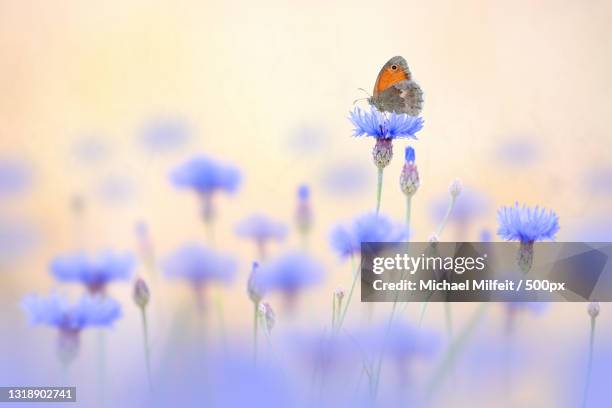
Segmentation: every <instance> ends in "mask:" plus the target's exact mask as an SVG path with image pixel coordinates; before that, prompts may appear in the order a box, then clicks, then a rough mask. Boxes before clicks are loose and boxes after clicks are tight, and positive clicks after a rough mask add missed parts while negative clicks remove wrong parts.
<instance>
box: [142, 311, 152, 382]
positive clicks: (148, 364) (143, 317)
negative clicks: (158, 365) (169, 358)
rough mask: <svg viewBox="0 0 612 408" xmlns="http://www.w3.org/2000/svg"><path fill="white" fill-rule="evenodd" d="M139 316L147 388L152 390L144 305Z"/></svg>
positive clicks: (147, 327)
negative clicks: (140, 319)
mask: <svg viewBox="0 0 612 408" xmlns="http://www.w3.org/2000/svg"><path fill="white" fill-rule="evenodd" d="M140 316H141V317H142V332H143V341H144V352H145V362H146V365H147V381H148V382H149V389H150V390H151V391H152V390H153V381H152V379H151V351H150V349H149V325H148V323H147V311H146V309H145V308H144V307H141V308H140Z"/></svg>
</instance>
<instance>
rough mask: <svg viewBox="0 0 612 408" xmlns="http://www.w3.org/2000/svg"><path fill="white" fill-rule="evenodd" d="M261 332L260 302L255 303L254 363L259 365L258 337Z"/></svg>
mask: <svg viewBox="0 0 612 408" xmlns="http://www.w3.org/2000/svg"><path fill="white" fill-rule="evenodd" d="M258 332H259V302H253V361H254V362H255V364H257V351H258V350H257V336H258Z"/></svg>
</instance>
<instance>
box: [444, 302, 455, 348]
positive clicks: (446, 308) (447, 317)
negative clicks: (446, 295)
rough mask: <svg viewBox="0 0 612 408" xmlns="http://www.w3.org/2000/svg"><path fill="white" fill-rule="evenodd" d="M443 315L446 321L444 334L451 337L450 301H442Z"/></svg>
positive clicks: (451, 315)
mask: <svg viewBox="0 0 612 408" xmlns="http://www.w3.org/2000/svg"><path fill="white" fill-rule="evenodd" d="M444 317H445V321H446V334H447V335H448V338H449V339H452V338H453V313H452V310H451V304H450V302H448V301H446V302H444Z"/></svg>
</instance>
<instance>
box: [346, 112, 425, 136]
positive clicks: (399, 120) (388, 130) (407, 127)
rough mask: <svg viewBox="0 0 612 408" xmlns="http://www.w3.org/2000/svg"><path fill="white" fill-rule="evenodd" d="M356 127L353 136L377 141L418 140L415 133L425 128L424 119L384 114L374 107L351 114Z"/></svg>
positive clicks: (350, 117) (351, 119)
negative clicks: (371, 138) (369, 137)
mask: <svg viewBox="0 0 612 408" xmlns="http://www.w3.org/2000/svg"><path fill="white" fill-rule="evenodd" d="M349 119H350V121H351V122H352V123H353V125H354V126H355V129H354V131H353V136H371V137H374V138H376V139H400V138H411V139H416V136H415V133H416V132H418V131H419V130H421V129H422V128H423V119H421V118H420V117H415V116H410V115H406V114H397V113H389V112H386V113H383V112H380V111H378V110H376V109H375V108H374V107H371V108H370V111H369V112H368V111H364V110H362V109H360V108H359V107H356V108H355V109H353V110H352V111H351V112H350V116H349Z"/></svg>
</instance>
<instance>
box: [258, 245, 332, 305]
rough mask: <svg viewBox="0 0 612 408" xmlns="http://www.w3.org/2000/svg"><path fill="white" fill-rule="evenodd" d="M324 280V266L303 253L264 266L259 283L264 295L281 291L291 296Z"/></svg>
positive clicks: (261, 269) (287, 254) (279, 258)
mask: <svg viewBox="0 0 612 408" xmlns="http://www.w3.org/2000/svg"><path fill="white" fill-rule="evenodd" d="M322 278H323V266H322V265H321V264H320V263H319V262H318V261H316V260H315V259H313V258H312V257H310V256H309V255H306V254H304V253H301V252H288V253H285V254H283V255H281V256H279V257H278V258H276V259H273V260H271V261H270V262H269V263H267V264H266V265H264V266H262V267H261V268H260V269H259V274H258V275H257V280H258V282H257V283H258V287H259V288H261V290H262V292H263V293H267V292H270V291H279V292H284V293H285V294H287V295H290V296H291V295H294V294H295V293H297V292H298V291H299V290H301V289H304V288H306V287H308V286H312V285H314V284H316V283H319V282H320V281H321V279H322Z"/></svg>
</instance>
